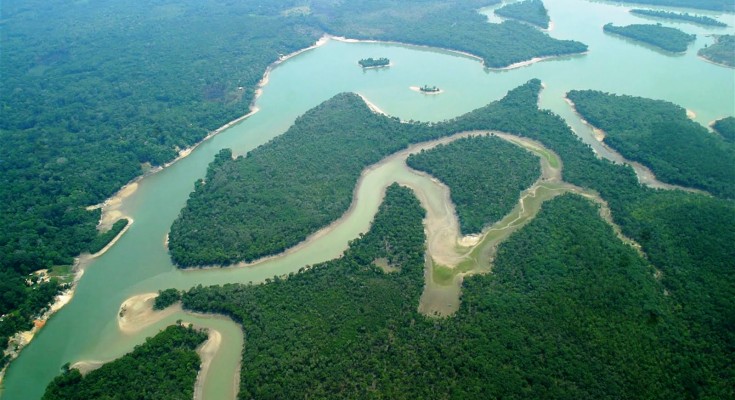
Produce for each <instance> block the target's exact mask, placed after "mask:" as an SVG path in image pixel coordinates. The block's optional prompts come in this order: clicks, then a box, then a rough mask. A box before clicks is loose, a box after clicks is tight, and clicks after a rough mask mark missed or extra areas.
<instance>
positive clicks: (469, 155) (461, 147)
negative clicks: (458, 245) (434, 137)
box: [406, 136, 541, 235]
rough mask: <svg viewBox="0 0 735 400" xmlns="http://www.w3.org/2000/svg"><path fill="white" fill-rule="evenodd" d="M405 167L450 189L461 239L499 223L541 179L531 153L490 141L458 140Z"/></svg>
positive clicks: (418, 156) (414, 158)
mask: <svg viewBox="0 0 735 400" xmlns="http://www.w3.org/2000/svg"><path fill="white" fill-rule="evenodd" d="M457 160H462V163H458V162H457ZM406 164H408V166H409V167H411V168H413V169H416V170H419V171H424V172H426V173H428V174H430V175H433V176H435V177H436V178H438V179H439V180H440V181H442V182H444V183H446V184H447V186H449V187H450V188H452V190H451V192H450V195H451V198H452V203H454V205H455V207H456V210H457V216H458V217H459V223H460V229H461V232H462V234H464V235H468V234H473V233H480V232H481V231H482V228H483V227H485V226H486V225H490V224H492V223H493V222H495V221H498V220H500V219H501V218H502V217H503V216H504V215H505V214H507V213H508V212H510V210H511V209H512V208H513V207H514V206H515V205H516V203H518V194H519V193H520V192H521V191H522V190H523V189H525V188H527V187H529V186H531V184H532V183H533V182H534V181H535V180H536V179H538V178H539V176H540V175H541V171H540V167H539V161H538V158H536V157H535V156H534V155H533V154H531V153H529V152H527V151H525V150H523V149H521V148H519V147H518V146H516V145H513V144H510V143H508V142H506V141H505V140H502V139H499V138H497V137H492V136H480V137H471V138H467V139H460V140H457V141H455V142H452V143H450V144H448V145H441V146H438V147H436V148H435V149H432V150H429V151H422V152H421V153H419V154H414V155H411V156H409V157H408V159H407V160H406ZM465 182H472V185H467V184H464V183H465Z"/></svg>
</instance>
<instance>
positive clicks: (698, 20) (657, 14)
mask: <svg viewBox="0 0 735 400" xmlns="http://www.w3.org/2000/svg"><path fill="white" fill-rule="evenodd" d="M630 13H631V14H634V15H641V16H644V17H654V18H663V19H670V20H674V21H686V22H692V23H695V24H699V25H705V26H719V27H726V26H727V24H725V23H723V22H720V21H718V20H716V19H714V18H710V17H706V16H704V15H692V14H689V13H676V12H670V11H660V10H641V9H638V8H634V9H632V10H630Z"/></svg>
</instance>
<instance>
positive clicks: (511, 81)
mask: <svg viewBox="0 0 735 400" xmlns="http://www.w3.org/2000/svg"><path fill="white" fill-rule="evenodd" d="M544 3H545V4H546V6H547V8H548V9H549V14H550V16H551V18H552V21H553V22H554V27H553V29H552V30H551V31H550V32H549V34H550V35H551V36H553V37H556V38H559V39H576V40H579V41H582V42H584V43H586V44H588V45H589V52H588V54H585V55H580V56H573V57H565V58H559V59H553V60H546V61H542V62H539V63H535V64H533V65H531V66H528V67H523V68H518V69H513V70H506V71H494V70H488V69H485V68H483V67H482V65H481V64H480V63H479V62H478V61H477V60H476V59H473V58H469V57H466V56H461V55H458V54H455V53H451V52H448V51H442V50H432V49H428V48H421V47H414V46H403V45H397V44H383V43H345V42H340V41H335V40H330V41H328V42H327V43H326V44H325V45H323V46H321V47H318V48H315V49H313V50H310V51H307V52H304V53H302V54H300V55H298V56H296V57H294V58H292V59H290V60H288V61H286V62H284V63H282V64H281V65H279V66H277V67H276V68H274V69H273V71H272V72H271V74H270V79H269V82H268V84H267V86H265V87H264V88H263V93H262V96H261V97H260V98H259V99H258V100H257V104H256V105H257V107H258V108H259V109H260V111H259V112H258V113H256V114H254V115H252V116H251V117H250V118H248V119H246V120H244V121H243V122H242V123H240V124H237V125H235V126H233V127H231V128H229V129H227V130H225V131H223V132H222V133H220V134H218V135H216V136H214V137H213V138H212V139H210V140H208V141H206V142H204V143H203V144H202V145H201V146H199V147H198V148H196V149H195V150H194V151H193V152H192V153H191V154H190V155H189V156H188V157H186V158H184V159H182V160H180V161H179V162H177V163H175V164H173V165H172V166H170V167H168V168H166V169H164V170H162V171H160V172H158V173H156V174H153V175H150V176H148V177H146V178H145V179H143V180H141V181H140V182H139V183H138V184H137V189H136V190H135V191H134V192H133V193H131V194H130V195H129V196H127V197H126V198H124V199H123V201H122V202H121V204H120V206H119V211H120V212H121V213H122V214H124V215H127V216H129V217H131V218H132V219H133V220H134V221H135V222H134V223H133V224H132V226H131V227H130V229H129V230H128V231H127V232H126V233H125V234H124V235H123V236H122V237H121V238H120V240H119V241H118V242H117V243H116V244H115V245H114V246H112V247H111V249H110V250H109V251H107V252H106V253H105V254H104V255H102V256H101V257H98V258H96V259H94V260H92V261H91V262H90V264H89V265H88V266H87V268H86V271H85V274H84V276H83V277H82V279H81V280H80V282H79V284H78V287H77V290H76V293H75V296H74V298H73V299H72V301H71V302H70V303H69V304H68V305H67V306H65V307H64V308H63V309H61V310H60V311H59V312H58V313H56V314H55V315H54V316H53V317H52V318H51V319H50V320H49V321H48V323H47V324H46V326H45V327H44V329H42V330H41V331H40V332H39V334H38V335H36V337H35V338H34V340H33V342H32V343H31V344H30V345H29V346H28V347H26V348H25V349H24V350H23V352H22V353H21V355H20V357H19V358H18V359H17V360H15V361H14V362H13V363H12V364H11V366H10V367H9V369H8V371H7V374H6V376H5V380H4V382H3V384H4V391H3V393H2V398H4V399H24V400H25V399H38V398H40V397H41V396H42V394H43V391H44V389H45V386H46V384H47V383H48V382H49V381H50V380H51V379H52V378H53V377H54V376H55V375H57V374H58V373H59V371H60V367H61V366H62V365H63V364H65V363H67V362H71V363H74V362H77V361H82V360H102V361H104V360H110V359H114V358H116V357H119V356H120V355H122V354H124V353H126V352H129V351H131V350H132V348H133V347H134V346H135V345H137V344H140V343H142V342H143V340H144V338H145V337H147V336H153V335H155V333H156V332H157V331H158V330H159V329H161V328H162V327H164V326H166V325H168V324H171V323H174V321H176V320H177V319H182V320H184V321H188V322H193V323H195V324H197V325H201V326H208V327H211V328H213V329H216V330H217V331H219V332H220V333H221V335H222V340H223V342H222V347H221V348H222V349H223V350H222V351H220V352H218V354H217V356H216V357H215V358H214V359H213V360H212V364H211V366H210V369H209V375H208V379H207V381H206V384H205V388H204V393H203V394H204V398H207V399H226V398H232V397H233V396H234V394H235V391H236V389H235V388H234V387H232V376H233V374H234V372H233V371H235V370H236V368H237V365H238V363H239V359H240V349H241V346H242V332H241V331H240V328H239V326H238V325H236V324H234V323H233V322H231V321H229V320H226V319H222V318H209V317H206V316H192V315H188V314H185V313H175V314H171V315H170V316H168V317H167V318H165V319H163V320H162V321H159V322H157V323H155V324H151V325H149V326H147V327H146V328H144V329H142V330H140V331H138V332H135V333H123V332H121V330H120V328H119V326H118V322H117V316H118V312H119V309H120V305H121V304H122V303H123V302H124V301H125V300H126V299H127V298H129V297H132V296H134V295H137V294H141V293H148V292H156V291H158V290H160V289H165V288H169V287H175V288H179V289H187V288H189V287H191V286H193V285H196V284H202V285H205V286H206V285H213V284H223V283H228V282H243V283H247V282H251V281H252V282H262V281H264V280H265V279H266V278H269V277H272V276H274V275H282V274H287V273H290V272H294V271H297V270H298V269H300V268H302V267H304V266H305V265H310V264H314V263H317V262H321V261H326V260H329V259H331V258H335V257H337V256H339V255H340V254H341V252H342V251H343V250H344V249H345V248H346V246H347V242H348V241H349V240H351V239H354V238H356V237H357V236H358V235H359V234H360V233H361V232H365V231H367V229H368V228H369V223H370V221H371V219H372V217H373V215H374V214H375V212H376V211H377V208H378V206H379V203H380V200H381V197H382V190H381V189H382V187H383V186H384V183H385V182H388V181H393V180H402V179H403V180H410V179H413V178H412V177H410V176H409V175H407V174H411V173H412V172H411V171H409V170H408V169H407V168H405V166H404V165H402V164H401V163H396V164H395V165H394V166H393V167H384V169H380V170H376V171H370V173H368V174H366V175H365V177H364V179H362V181H361V185H360V187H359V188H358V189H357V196H359V197H360V202H359V206H358V207H356V208H355V209H354V210H353V212H351V213H350V215H349V217H348V218H344V219H343V220H341V221H340V223H338V224H336V225H335V226H334V229H332V230H331V231H330V232H329V234H328V235H322V236H320V237H319V238H317V239H315V240H314V241H313V243H311V244H310V245H308V246H300V247H299V249H298V250H297V251H292V252H289V253H288V254H287V255H286V256H284V257H277V258H274V259H272V260H269V261H267V262H263V263H259V264H257V265H253V266H248V267H243V268H228V269H219V270H217V269H208V270H198V271H194V272H183V271H180V270H178V269H176V268H175V267H174V266H173V265H172V264H171V261H170V259H169V256H168V254H167V251H166V248H165V246H164V241H165V238H166V235H167V233H168V229H169V227H170V226H171V223H172V222H173V220H174V219H175V218H176V216H177V215H178V213H179V210H180V209H181V208H182V207H183V206H184V204H185V202H186V199H187V197H188V194H189V193H190V192H191V191H192V189H193V185H194V182H195V181H196V180H197V179H198V178H201V177H203V176H204V174H205V171H206V167H207V164H208V163H209V162H211V161H212V159H213V158H214V155H215V154H216V153H217V152H218V151H219V150H220V149H222V148H232V149H233V152H234V153H235V154H245V153H246V152H247V151H249V150H251V149H253V148H255V147H257V146H258V145H260V144H263V143H265V142H267V141H268V140H270V139H271V138H272V137H274V136H277V135H279V134H281V133H283V132H284V131H285V130H286V129H287V128H288V127H289V126H290V125H291V124H292V123H293V121H294V120H295V118H296V117H297V116H298V115H300V114H302V113H304V112H305V111H307V110H308V109H310V108H312V107H314V106H316V105H317V104H319V103H321V102H323V101H324V100H327V99H328V98H330V97H332V96H333V95H335V94H337V93H339V92H344V91H352V92H357V93H359V94H362V95H363V96H365V97H366V98H367V99H369V100H370V101H371V102H372V103H374V104H375V105H377V106H378V107H379V108H380V109H382V110H383V111H384V112H386V113H387V114H389V115H393V116H397V117H399V118H401V119H403V120H421V121H438V120H443V119H447V118H452V117H455V116H458V115H461V114H463V113H465V112H468V111H471V110H473V109H475V108H478V107H481V106H483V105H485V104H487V103H489V102H491V101H494V100H498V99H500V98H502V97H503V95H504V94H505V93H506V92H507V91H508V90H510V89H513V88H514V87H516V86H519V85H521V84H523V83H525V82H526V81H528V80H529V79H532V78H539V79H541V80H542V81H543V82H544V85H545V89H544V91H543V92H542V94H541V98H540V102H539V104H540V107H542V108H546V109H550V110H552V111H553V112H555V113H557V114H559V115H560V116H562V117H563V118H564V119H565V120H566V121H567V123H568V124H569V125H570V126H571V127H572V129H573V130H574V131H575V132H576V133H577V134H578V135H579V136H580V138H582V140H584V141H585V142H587V143H589V144H590V145H591V146H592V147H593V148H594V149H595V151H596V152H597V153H598V154H599V155H601V156H604V157H609V158H612V159H614V160H615V157H616V156H615V154H612V153H610V152H608V151H607V150H606V149H605V148H604V146H601V145H600V143H599V142H598V141H597V140H596V139H595V137H594V134H593V132H592V131H591V129H590V128H589V127H588V126H586V125H585V124H584V123H583V121H581V120H580V119H579V117H578V116H577V115H576V114H575V113H574V110H573V109H572V108H571V106H570V105H569V104H568V103H567V102H566V101H565V97H564V95H565V93H566V92H567V91H569V90H571V89H597V90H604V91H608V92H614V93H620V94H630V95H637V96H644V97H649V98H655V99H664V100H668V101H671V102H674V103H676V104H679V105H681V106H683V107H685V108H687V109H689V110H691V111H693V112H694V113H695V114H696V117H695V120H696V121H697V122H699V123H701V124H703V125H707V124H709V123H710V122H711V121H712V120H714V119H717V118H721V117H723V116H727V115H732V114H733V110H735V72H734V71H733V69H729V68H725V67H722V66H717V65H713V64H711V63H707V62H705V61H703V60H701V59H700V58H698V57H697V55H696V51H697V50H698V49H699V48H701V47H704V45H705V44H711V43H712V42H713V39H712V38H711V37H708V36H707V35H709V34H723V33H732V32H733V28H732V27H733V26H735V15H733V14H725V15H722V14H716V13H710V12H701V11H691V10H688V11H689V12H696V13H697V14H706V15H710V16H714V17H716V18H718V19H720V20H722V21H723V22H726V23H728V24H729V25H730V27H729V28H724V29H723V28H707V27H700V26H696V25H690V24H680V23H669V22H665V23H664V25H667V26H674V27H678V28H680V29H682V30H684V31H686V32H688V33H695V34H697V40H696V43H695V44H693V45H691V46H690V48H689V50H688V51H687V52H686V54H683V55H671V54H666V53H662V52H658V51H654V50H651V49H650V48H648V47H645V46H642V45H638V44H634V43H632V42H630V41H627V40H623V39H620V38H619V37H614V36H609V35H606V34H604V33H603V32H602V26H603V25H604V24H606V23H608V22H613V23H615V24H618V25H620V24H630V23H651V21H650V20H646V19H643V18H639V17H634V16H632V15H630V14H629V13H628V12H627V10H628V9H630V8H633V7H632V6H620V5H616V4H610V3H601V2H589V1H583V0H545V1H544ZM365 57H388V58H390V59H391V62H392V64H393V66H392V67H391V68H389V69H376V70H366V71H363V70H362V69H360V68H359V67H358V66H357V64H356V61H357V60H358V59H361V58H365ZM423 84H429V85H436V86H438V87H440V88H441V89H442V90H443V93H442V94H440V95H436V96H427V95H422V94H420V93H416V92H414V91H411V90H409V87H410V86H420V85H423ZM618 161H621V160H619V159H618ZM388 165H390V164H388ZM381 168H383V167H381ZM499 173H502V172H501V171H499ZM427 181H430V180H427V179H424V180H421V181H420V182H418V181H417V182H418V183H417V185H428V186H426V187H425V189H426V193H437V195H436V196H437V197H435V198H431V199H428V201H439V202H441V201H442V199H443V197H441V198H440V197H439V196H443V195H441V194H440V192H439V191H436V189H435V188H434V187H433V186H432V184H430V183H425V182H427ZM422 182H423V183H422ZM440 206H441V204H440ZM417 306H418V305H417ZM243 368H247V366H243Z"/></svg>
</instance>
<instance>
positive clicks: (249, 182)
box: [169, 94, 431, 266]
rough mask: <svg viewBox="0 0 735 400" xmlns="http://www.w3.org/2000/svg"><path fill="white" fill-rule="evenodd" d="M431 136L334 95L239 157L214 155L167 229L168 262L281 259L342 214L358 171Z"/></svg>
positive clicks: (423, 128) (347, 97)
mask: <svg viewBox="0 0 735 400" xmlns="http://www.w3.org/2000/svg"><path fill="white" fill-rule="evenodd" d="M430 134H431V130H430V129H428V125H425V124H402V123H400V121H398V119H395V118H389V117H386V116H383V115H378V114H375V113H373V112H372V111H370V109H369V108H368V107H367V106H366V105H365V103H364V102H363V101H362V99H361V98H360V97H359V96H357V95H355V94H340V95H337V96H335V97H334V98H332V99H331V100H329V101H327V102H325V103H322V104H321V105H319V106H317V107H316V108H314V109H312V110H310V111H308V112H307V113H306V114H304V115H303V116H301V117H299V118H298V119H297V120H296V122H295V123H294V125H293V126H292V127H291V128H289V130H288V131H287V132H286V133H284V134H283V135H281V136H278V137H276V138H275V139H273V140H271V141H270V142H269V143H267V144H265V145H263V146H261V147H258V148H257V149H255V150H253V151H251V152H249V153H248V154H247V156H246V157H240V158H238V159H236V160H232V159H231V155H230V153H228V152H227V151H223V152H222V153H220V155H219V156H218V158H217V159H216V160H215V162H214V163H213V164H212V165H211V166H210V168H209V171H208V172H207V178H206V180H204V181H201V182H199V183H197V184H196V185H195V186H196V188H195V191H194V192H193V193H192V194H191V195H190V197H189V200H188V201H187V205H186V207H185V208H184V209H183V210H182V211H181V214H180V215H179V218H177V220H176V221H175V222H174V223H173V225H172V227H171V233H170V235H169V238H170V241H169V249H170V251H171V256H172V258H173V260H174V261H175V262H176V263H177V264H178V265H181V266H194V265H206V264H231V263H234V262H237V261H241V260H245V261H252V260H254V259H257V258H259V257H262V256H265V255H270V254H275V253H278V252H281V251H283V250H285V249H286V248H288V247H291V246H293V245H295V244H297V243H298V242H300V241H302V240H304V239H305V238H306V237H307V236H308V235H309V234H310V233H312V232H314V231H316V230H317V229H318V228H320V227H322V226H325V225H327V224H329V223H330V222H331V221H333V220H335V219H337V218H338V217H339V216H340V215H342V214H343V213H344V212H345V211H347V209H348V208H349V206H350V203H351V202H352V192H353V189H354V187H355V184H356V183H357V180H358V178H359V176H360V173H361V172H362V170H363V169H364V168H365V167H367V166H369V165H371V164H374V163H376V162H378V161H380V160H381V159H382V158H384V157H385V156H387V155H389V154H391V153H394V152H396V151H398V150H399V149H402V148H404V147H406V145H408V144H409V143H412V142H418V141H422V140H426V139H427V138H429V137H430ZM213 238H217V239H216V240H212V239H213Z"/></svg>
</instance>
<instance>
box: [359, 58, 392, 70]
mask: <svg viewBox="0 0 735 400" xmlns="http://www.w3.org/2000/svg"><path fill="white" fill-rule="evenodd" d="M357 63H358V64H360V66H361V67H363V68H375V67H385V66H387V65H389V64H390V60H389V59H387V58H385V57H381V58H372V57H370V58H363V59H362V60H360V61H358V62H357Z"/></svg>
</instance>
